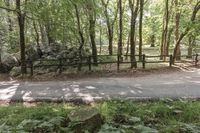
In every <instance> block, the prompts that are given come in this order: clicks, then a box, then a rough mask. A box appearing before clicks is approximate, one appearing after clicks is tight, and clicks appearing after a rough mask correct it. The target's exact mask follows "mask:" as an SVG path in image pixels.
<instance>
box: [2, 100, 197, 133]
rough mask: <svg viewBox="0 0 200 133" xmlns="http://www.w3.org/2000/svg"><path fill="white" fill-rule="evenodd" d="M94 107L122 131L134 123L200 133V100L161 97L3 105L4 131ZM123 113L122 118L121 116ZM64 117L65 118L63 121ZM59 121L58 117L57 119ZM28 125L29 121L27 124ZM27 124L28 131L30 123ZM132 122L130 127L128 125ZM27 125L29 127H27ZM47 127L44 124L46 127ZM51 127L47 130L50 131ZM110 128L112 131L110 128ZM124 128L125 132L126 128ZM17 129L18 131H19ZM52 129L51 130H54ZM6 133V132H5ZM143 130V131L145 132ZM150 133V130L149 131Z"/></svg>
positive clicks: (173, 131) (164, 131)
mask: <svg viewBox="0 0 200 133" xmlns="http://www.w3.org/2000/svg"><path fill="white" fill-rule="evenodd" d="M88 106H89V107H94V108H96V109H97V110H98V111H99V112H100V114H101V115H102V116H103V117H104V118H105V122H106V123H107V124H109V125H110V126H112V127H114V128H116V130H118V131H119V132H122V133H123V132H126V133H129V132H133V130H131V128H130V126H133V127H134V126H137V125H138V126H140V125H141V126H142V127H151V128H154V129H156V130H158V131H159V132H160V133H193V132H194V133H198V132H200V129H199V125H200V102H199V101H196V100H177V101H172V100H170V99H168V100H159V101H154V102H153V101H151V102H136V101H117V100H116V101H103V102H100V103H95V104H92V105H81V106H77V105H73V104H65V103H62V104H53V103H52V104H48V103H40V104H37V105H36V106H29V107H27V106H24V105H23V104H20V103H19V104H15V105H10V106H1V107H0V132H1V131H2V132H3V128H5V126H6V127H7V128H8V127H9V128H10V129H12V131H14V130H13V129H18V128H19V125H23V123H24V122H25V121H26V122H27V120H31V121H32V122H33V121H34V122H40V123H41V122H42V123H43V125H44V122H45V123H46V127H48V122H49V121H53V120H52V119H53V118H56V120H57V121H58V119H57V118H66V117H67V115H68V114H69V113H70V112H71V111H73V110H77V109H78V108H85V107H88ZM119 116H120V117H119ZM119 118H120V119H124V118H128V119H129V118H138V119H141V121H139V122H137V124H131V125H129V124H128V121H121V120H120V119H119ZM62 120H63V119H61V121H62ZM54 121H55V120H54ZM57 121H56V122H55V123H53V122H51V124H50V125H49V126H50V127H49V129H50V128H52V127H53V129H52V130H51V131H54V132H60V128H57V127H59V126H62V124H61V123H60V125H59V124H58V123H59V122H57ZM26 124H27V123H26ZM26 124H25V125H24V127H23V129H24V130H25V129H26V128H27V127H28V128H29V129H30V128H34V127H29V126H28V125H26ZM128 125H129V126H128ZM26 126H27V127H26ZM43 128H44V127H43ZM49 129H46V130H47V131H48V130H49ZM106 130H109V129H108V128H106ZM122 130H123V131H122ZM4 131H5V130H4ZM16 131H17V130H16ZM51 131H50V132H51ZM3 133H4V132H3ZM141 133H143V132H142V131H141ZM147 133H148V132H147Z"/></svg>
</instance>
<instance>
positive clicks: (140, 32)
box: [139, 0, 144, 61]
mask: <svg viewBox="0 0 200 133" xmlns="http://www.w3.org/2000/svg"><path fill="white" fill-rule="evenodd" d="M143 11H144V0H140V22H139V60H140V61H141V60H142V45H143V38H142V37H143V36H142V28H143Z"/></svg>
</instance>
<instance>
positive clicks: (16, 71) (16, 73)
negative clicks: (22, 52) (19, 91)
mask: <svg viewBox="0 0 200 133" xmlns="http://www.w3.org/2000/svg"><path fill="white" fill-rule="evenodd" d="M20 74H21V67H13V68H12V70H11V71H10V75H11V76H14V77H16V76H19V75H20Z"/></svg>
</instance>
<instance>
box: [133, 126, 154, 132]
mask: <svg viewBox="0 0 200 133" xmlns="http://www.w3.org/2000/svg"><path fill="white" fill-rule="evenodd" d="M134 129H135V130H136V132H137V133H158V130H156V129H153V128H150V127H146V126H142V125H138V126H135V127H134Z"/></svg>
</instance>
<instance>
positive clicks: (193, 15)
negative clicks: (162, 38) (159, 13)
mask: <svg viewBox="0 0 200 133" xmlns="http://www.w3.org/2000/svg"><path fill="white" fill-rule="evenodd" d="M199 10H200V1H198V2H197V3H196V5H195V7H194V9H193V12H192V16H191V23H192V24H194V23H195V20H196V16H197V13H198V12H199ZM190 29H191V27H187V28H186V29H185V31H184V32H183V33H181V35H180V36H179V38H178V40H177V42H176V45H175V48H174V56H173V60H174V61H175V59H176V58H177V55H178V48H179V47H180V43H181V41H182V40H183V38H184V37H185V36H186V35H187V34H188V32H189V31H190Z"/></svg>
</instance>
